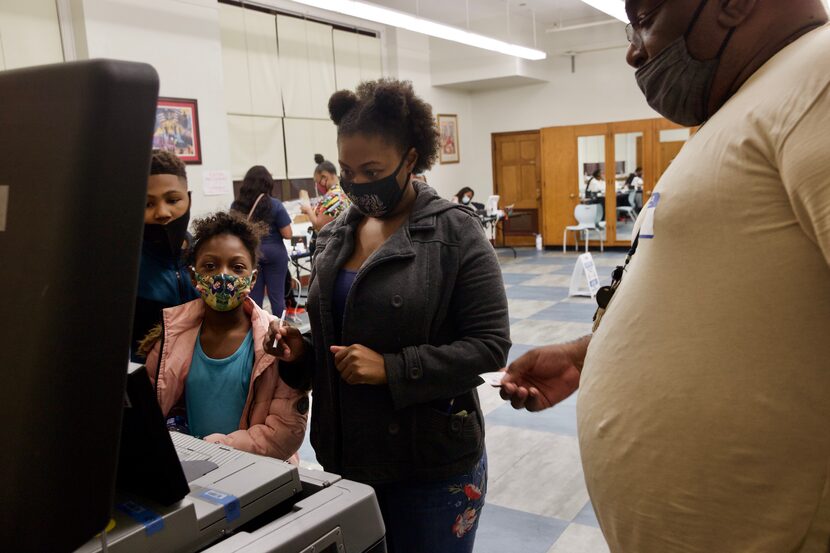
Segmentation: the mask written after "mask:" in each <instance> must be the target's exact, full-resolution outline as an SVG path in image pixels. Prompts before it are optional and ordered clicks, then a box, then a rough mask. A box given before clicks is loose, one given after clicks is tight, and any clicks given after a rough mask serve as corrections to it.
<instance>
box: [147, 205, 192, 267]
mask: <svg viewBox="0 0 830 553" xmlns="http://www.w3.org/2000/svg"><path fill="white" fill-rule="evenodd" d="M187 196H188V198H187V200H188V203H189V202H190V193H189V192H188V194H187ZM189 224H190V206H189V205H188V207H187V211H185V212H184V214H183V215H182V216H181V217H179V218H177V219H173V220H172V221H170V222H169V223H167V224H166V225H148V224H146V223H145V224H144V247H145V248H147V249H149V250H150V251H151V252H152V253H154V254H156V255H159V256H162V257H165V258H169V259H173V260H178V259H179V258H180V257H181V255H182V244H183V243H184V241H185V240H186V239H187V227H188V225H189Z"/></svg>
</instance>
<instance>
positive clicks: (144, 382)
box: [117, 363, 216, 506]
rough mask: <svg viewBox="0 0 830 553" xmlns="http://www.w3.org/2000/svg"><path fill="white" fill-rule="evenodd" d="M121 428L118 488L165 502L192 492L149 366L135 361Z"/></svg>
mask: <svg viewBox="0 0 830 553" xmlns="http://www.w3.org/2000/svg"><path fill="white" fill-rule="evenodd" d="M121 429H122V430H121V447H120V453H119V456H118V478H117V483H118V490H119V491H121V492H129V493H131V494H133V495H136V496H138V497H143V498H146V499H151V500H153V501H155V502H156V503H160V504H162V505H165V506H166V505H172V504H173V503H175V502H176V501H179V500H180V499H181V498H183V497H184V496H186V495H187V494H188V493H190V488H189V487H188V485H187V479H186V478H185V474H184V471H183V470H182V463H180V462H179V457H178V456H177V455H176V450H175V448H174V447H173V441H172V440H171V439H170V433H169V432H168V431H167V425H166V424H165V421H164V415H162V413H161V408H160V407H159V404H158V400H157V399H156V394H155V393H154V392H153V386H152V385H151V384H150V378H149V377H148V375H147V368H146V367H144V366H142V365H138V364H136V363H130V365H129V368H128V370H127V393H126V395H125V398H124V415H123V419H122V421H121ZM215 466H216V465H214V466H213V467H212V468H215ZM199 476H201V474H199Z"/></svg>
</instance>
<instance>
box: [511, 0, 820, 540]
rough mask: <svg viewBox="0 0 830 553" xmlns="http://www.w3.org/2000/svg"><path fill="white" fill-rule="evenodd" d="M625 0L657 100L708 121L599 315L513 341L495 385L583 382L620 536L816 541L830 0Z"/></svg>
mask: <svg viewBox="0 0 830 553" xmlns="http://www.w3.org/2000/svg"><path fill="white" fill-rule="evenodd" d="M626 11H627V13H628V16H629V18H630V20H631V22H632V24H631V25H630V26H629V29H628V35H629V40H630V41H631V46H630V48H629V50H628V56H627V59H628V62H629V64H631V65H632V66H634V67H635V68H637V80H638V83H639V85H640V87H641V89H642V90H643V92H644V93H645V95H646V98H647V99H648V101H649V104H650V105H652V107H654V108H655V109H656V110H657V111H659V112H660V113H662V114H663V115H665V116H666V117H668V118H669V119H672V120H674V121H676V122H679V123H681V124H686V125H698V124H703V126H702V127H701V129H700V130H699V132H698V133H696V134H695V136H694V137H693V138H692V139H691V140H690V141H689V143H688V144H687V145H686V146H685V147H684V148H683V150H682V151H681V153H680V155H679V156H678V157H677V158H676V159H675V160H674V162H673V163H672V165H671V167H670V168H669V169H668V170H667V171H666V173H665V175H664V176H663V178H662V179H661V180H660V182H659V183H658V185H657V188H656V189H655V193H654V195H653V198H652V199H651V201H650V202H649V206H647V208H646V209H644V210H643V212H642V213H641V215H640V218H639V220H638V222H637V226H636V228H635V232H637V233H639V239H638V240H637V241H636V242H637V248H636V251H635V253H634V254H633V255H632V256H631V258H630V263H629V264H628V266H627V268H626V270H625V272H624V274H623V276H622V279H621V283H620V284H619V287H618V288H617V289H616V291H615V293H614V294H613V297H612V298H611V300H610V302H609V303H608V304H607V310H606V311H605V313H604V316H603V317H602V318H601V320H600V323H599V325H598V327H597V328H596V330H595V333H594V335H593V336H592V337H591V336H588V337H585V338H583V339H581V340H579V341H577V342H574V343H570V344H564V345H555V346H548V347H544V348H540V349H537V350H534V351H531V352H529V353H528V354H526V355H525V356H523V357H521V358H519V359H518V360H516V362H514V363H513V364H512V365H511V366H510V367H509V368H508V374H507V375H506V376H505V379H504V382H503V386H502V396H503V397H505V398H506V399H510V400H511V401H512V403H513V406H514V407H516V408H522V407H524V408H527V409H529V410H532V411H536V410H541V409H545V408H548V407H550V406H551V405H554V404H555V403H557V402H559V401H561V400H562V399H564V398H565V397H567V396H568V395H570V394H571V393H572V392H573V391H574V390H575V389H576V388H577V387H580V388H581V390H580V396H579V401H578V409H577V417H578V425H579V440H580V447H581V450H582V462H583V466H584V469H585V479H586V482H587V485H588V491H589V492H590V495H591V499H592V502H593V504H594V508H595V510H596V512H597V517H598V519H599V522H600V526H601V528H602V531H603V533H604V535H605V537H606V539H607V540H608V543H609V546H610V549H611V551H612V552H613V553H675V552H683V553H792V552H798V553H813V552H815V553H819V552H820V553H827V552H828V551H830V25H828V24H827V14H826V12H825V10H824V8H823V6H822V4H821V2H820V0H709V1H706V0H703V1H701V0H672V1H665V0H639V1H638V0H628V1H626ZM698 60H708V61H698Z"/></svg>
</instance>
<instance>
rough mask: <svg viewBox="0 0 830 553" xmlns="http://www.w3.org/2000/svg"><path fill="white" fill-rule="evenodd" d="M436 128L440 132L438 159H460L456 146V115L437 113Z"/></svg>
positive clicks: (444, 160) (454, 161)
mask: <svg viewBox="0 0 830 553" xmlns="http://www.w3.org/2000/svg"><path fill="white" fill-rule="evenodd" d="M438 130H439V131H440V133H441V139H440V140H441V144H440V148H439V149H438V159H439V160H440V161H441V163H458V162H459V161H461V153H460V151H459V146H458V116H457V115H443V114H439V115H438Z"/></svg>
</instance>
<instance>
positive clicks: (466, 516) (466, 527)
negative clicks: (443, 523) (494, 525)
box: [452, 507, 478, 538]
mask: <svg viewBox="0 0 830 553" xmlns="http://www.w3.org/2000/svg"><path fill="white" fill-rule="evenodd" d="M476 518H478V513H477V512H476V510H475V509H473V508H470V507H468V508H467V509H466V510H465V511H464V512H463V513H461V514H460V515H458V516H457V517H455V524H453V525H452V531H453V533H454V534H455V537H457V538H463V537H464V534H466V533H467V532H469V531H470V530H472V528H473V525H474V524H475V522H476Z"/></svg>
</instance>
